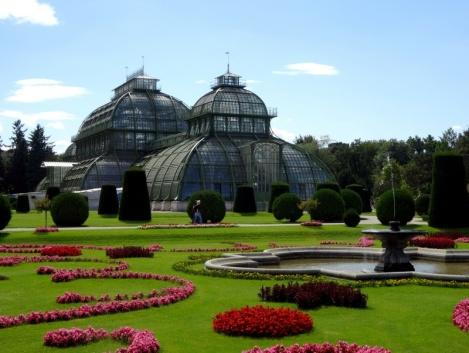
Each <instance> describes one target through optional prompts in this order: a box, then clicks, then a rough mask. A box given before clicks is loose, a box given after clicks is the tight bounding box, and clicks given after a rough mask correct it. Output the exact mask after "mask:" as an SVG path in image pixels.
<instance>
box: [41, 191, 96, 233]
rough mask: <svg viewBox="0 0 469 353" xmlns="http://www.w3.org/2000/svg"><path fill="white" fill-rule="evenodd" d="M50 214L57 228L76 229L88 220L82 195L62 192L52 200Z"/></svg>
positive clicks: (86, 203)
mask: <svg viewBox="0 0 469 353" xmlns="http://www.w3.org/2000/svg"><path fill="white" fill-rule="evenodd" d="M50 214H51V216H52V219H53V220H54V223H55V224H56V225H57V226H59V227H78V226H81V225H82V224H83V223H85V221H86V220H87V219H88V215H89V210H88V202H87V201H86V199H85V197H84V196H83V195H80V194H75V193H73V192H64V193H61V194H59V195H57V196H55V197H54V199H53V200H52V202H51V205H50Z"/></svg>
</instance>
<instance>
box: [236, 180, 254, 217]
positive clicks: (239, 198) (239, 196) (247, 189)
mask: <svg viewBox="0 0 469 353" xmlns="http://www.w3.org/2000/svg"><path fill="white" fill-rule="evenodd" d="M233 211H234V212H239V213H256V212H257V206H256V197H255V194H254V188H253V187H252V186H249V185H241V186H238V188H237V189H236V196H235V200H234V204H233Z"/></svg>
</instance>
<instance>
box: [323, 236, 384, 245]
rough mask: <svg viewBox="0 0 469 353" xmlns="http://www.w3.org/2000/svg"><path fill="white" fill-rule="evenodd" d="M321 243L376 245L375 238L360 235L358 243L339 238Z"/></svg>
mask: <svg viewBox="0 0 469 353" xmlns="http://www.w3.org/2000/svg"><path fill="white" fill-rule="evenodd" d="M319 244H320V245H334V246H336V245H337V246H358V247H362V248H368V247H371V246H374V245H375V240H374V239H373V238H368V237H366V236H364V237H360V239H358V241H357V242H356V243H350V242H346V241H337V240H322V241H321V242H320V243H319Z"/></svg>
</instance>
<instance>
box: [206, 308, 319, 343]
mask: <svg viewBox="0 0 469 353" xmlns="http://www.w3.org/2000/svg"><path fill="white" fill-rule="evenodd" d="M312 328H313V321H312V320H311V318H310V317H309V316H308V315H307V314H305V313H302V312H301V311H298V310H294V309H289V308H271V307H267V306H262V305H256V306H253V307H249V306H246V307H244V308H241V309H233V310H230V311H225V312H223V313H219V314H217V315H216V316H215V319H214V320H213V329H214V330H215V331H217V332H220V333H225V334H227V335H233V336H252V337H283V336H289V335H298V334H300V333H304V332H309V331H311V330H312Z"/></svg>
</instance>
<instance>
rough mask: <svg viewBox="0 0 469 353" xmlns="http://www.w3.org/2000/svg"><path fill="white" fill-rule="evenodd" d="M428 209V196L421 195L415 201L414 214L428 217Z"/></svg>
mask: <svg viewBox="0 0 469 353" xmlns="http://www.w3.org/2000/svg"><path fill="white" fill-rule="evenodd" d="M429 208H430V195H428V194H422V195H420V196H418V197H417V198H416V199H415V212H417V214H418V215H419V216H422V215H428V209H429Z"/></svg>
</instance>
